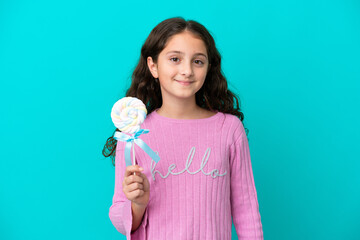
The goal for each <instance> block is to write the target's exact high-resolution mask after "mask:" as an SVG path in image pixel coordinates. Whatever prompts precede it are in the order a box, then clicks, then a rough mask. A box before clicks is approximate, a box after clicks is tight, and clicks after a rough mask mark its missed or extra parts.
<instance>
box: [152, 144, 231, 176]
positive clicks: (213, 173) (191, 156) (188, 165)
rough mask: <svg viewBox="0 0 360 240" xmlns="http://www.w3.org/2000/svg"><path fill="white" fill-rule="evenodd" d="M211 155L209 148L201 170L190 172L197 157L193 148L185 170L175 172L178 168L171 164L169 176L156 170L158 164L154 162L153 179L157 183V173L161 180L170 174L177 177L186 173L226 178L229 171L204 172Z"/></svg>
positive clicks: (202, 161)
mask: <svg viewBox="0 0 360 240" xmlns="http://www.w3.org/2000/svg"><path fill="white" fill-rule="evenodd" d="M210 153H211V148H207V149H206V151H205V154H204V156H203V158H202V160H201V164H200V168H199V169H198V170H197V171H195V172H191V171H190V170H189V168H190V166H191V163H192V161H193V158H194V155H195V147H192V148H191V149H190V152H189V155H188V157H187V159H186V163H185V168H184V169H183V170H181V171H180V172H173V170H174V169H175V168H176V164H171V165H170V166H169V168H168V172H167V174H166V175H163V174H161V173H160V172H159V171H158V170H155V167H156V164H157V163H156V162H154V161H151V175H152V177H153V180H154V181H155V174H156V173H158V174H159V175H160V177H161V178H167V177H168V176H169V175H170V174H171V175H175V176H176V175H179V174H182V173H184V172H185V171H186V172H188V173H189V174H197V173H199V172H200V171H201V172H202V173H203V174H204V175H206V176H208V175H211V177H212V178H216V177H222V176H225V175H226V174H227V171H225V172H224V173H221V174H220V173H219V172H220V171H219V170H218V169H214V170H212V171H210V172H205V171H204V167H205V166H206V164H207V162H208V161H209V157H210Z"/></svg>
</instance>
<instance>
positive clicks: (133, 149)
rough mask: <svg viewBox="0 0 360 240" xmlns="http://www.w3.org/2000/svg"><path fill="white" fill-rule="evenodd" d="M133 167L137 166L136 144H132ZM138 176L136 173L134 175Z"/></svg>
mask: <svg viewBox="0 0 360 240" xmlns="http://www.w3.org/2000/svg"><path fill="white" fill-rule="evenodd" d="M132 153H133V154H132V156H133V165H135V143H133V144H132ZM134 175H136V173H134Z"/></svg>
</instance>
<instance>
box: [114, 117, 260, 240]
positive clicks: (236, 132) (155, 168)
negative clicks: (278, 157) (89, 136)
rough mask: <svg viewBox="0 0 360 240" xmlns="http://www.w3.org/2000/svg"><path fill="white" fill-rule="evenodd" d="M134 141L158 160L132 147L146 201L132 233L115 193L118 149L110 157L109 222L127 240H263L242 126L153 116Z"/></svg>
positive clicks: (118, 189) (120, 169)
mask: <svg viewBox="0 0 360 240" xmlns="http://www.w3.org/2000/svg"><path fill="white" fill-rule="evenodd" d="M141 128H142V129H149V130H150V132H149V133H148V134H143V135H141V136H140V138H141V139H142V140H144V141H145V142H146V143H147V144H148V145H149V146H150V148H151V149H152V150H154V151H155V152H157V153H158V155H159V156H160V161H159V162H158V163H157V164H155V162H154V161H152V160H151V159H150V157H149V156H148V155H146V153H145V152H144V151H143V150H142V149H140V148H139V147H138V146H137V145H136V147H135V152H136V154H135V156H136V161H137V164H138V165H139V166H141V167H143V168H144V173H145V174H146V176H147V177H148V180H149V182H150V200H149V203H148V206H147V209H146V211H145V214H144V217H143V220H142V223H141V225H140V226H139V228H138V229H137V230H136V231H135V232H133V233H131V225H132V215H131V202H130V201H129V200H128V199H127V198H126V197H125V195H124V193H123V191H122V181H123V178H124V173H125V160H124V147H125V143H124V142H120V141H119V142H118V144H117V149H116V157H115V191H114V196H113V202H112V206H111V207H110V211H109V217H110V220H111V222H112V224H113V225H114V226H115V228H116V229H117V230H118V231H119V232H120V233H122V234H124V235H126V237H127V239H133V240H136V239H156V240H161V239H166V240H171V239H186V240H188V239H201V240H202V239H214V240H218V239H221V240H225V239H231V224H232V219H233V222H234V225H235V228H236V232H237V235H238V238H239V239H263V231H262V224H261V219H260V213H259V205H258V200H257V193H256V189H255V183H254V178H253V172H252V167H251V160H250V152H249V145H248V140H247V137H246V134H245V131H244V127H243V125H242V122H241V121H240V120H239V119H238V118H237V117H236V116H233V115H230V114H224V113H221V112H218V113H216V114H215V115H214V116H212V117H209V118H206V119H170V118H166V117H163V116H161V115H159V114H158V113H157V112H156V111H154V112H152V113H151V114H149V115H148V116H147V118H146V119H145V121H144V123H143V124H142V126H141Z"/></svg>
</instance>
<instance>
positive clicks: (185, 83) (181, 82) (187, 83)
mask: <svg viewBox="0 0 360 240" xmlns="http://www.w3.org/2000/svg"><path fill="white" fill-rule="evenodd" d="M175 81H176V82H178V83H180V84H181V85H183V86H189V85H190V84H191V83H193V81H180V80H175Z"/></svg>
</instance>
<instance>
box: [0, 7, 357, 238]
mask: <svg viewBox="0 0 360 240" xmlns="http://www.w3.org/2000/svg"><path fill="white" fill-rule="evenodd" d="M175 16H183V17H185V18H186V19H194V20H197V21H199V22H200V23H202V24H203V25H205V26H206V27H207V28H208V30H209V31H210V32H211V33H212V34H213V36H214V38H215V41H216V43H217V46H218V48H219V51H220V53H221V54H222V57H223V70H224V73H225V76H226V77H227V79H228V81H229V85H230V89H231V90H233V91H234V92H236V93H237V94H238V95H239V96H240V99H241V102H242V108H243V111H244V113H245V122H244V123H245V125H246V126H247V127H248V128H249V130H250V132H249V135H248V137H249V144H250V150H251V155H252V165H253V172H254V177H255V185H256V188H257V192H258V200H259V205H260V214H261V217H262V224H263V231H264V237H265V239H269V240H272V239H274V240H282V239H293V240H297V239H299V240H300V239H360V225H359V216H360V205H359V203H360V177H359V170H360V164H359V160H360V152H359V143H360V128H359V117H360V114H359V106H360V104H359V103H360V99H359V98H360V97H359V96H360V94H359V93H360V84H359V81H360V57H359V56H360V2H359V1H356V0H337V1H335V0H327V1H325V0H324V1H320V0H312V1H310V0H302V1H295V0H274V1H265V0H258V1H244V0H242V1H233V2H232V1H225V2H224V1H221V2H218V1H177V2H170V1H156V2H155V1H140V2H139V1H136V2H130V1H127V2H122V1H114V0H111V1H110V0H109V1H84V0H82V1H69V0H62V1H44V0H38V1H28V0H27V1H26V0H24V1H16V0H11V1H10V0H8V1H4V0H1V1H0V79H1V88H0V96H1V99H0V101H1V144H0V146H1V151H0V154H1V155H0V156H1V157H0V161H1V162H0V239H4V240H15V239H16V240H18V239H38V240H43V239H54V240H56V239H69V240H70V239H87V240H90V239H125V237H123V235H121V234H120V233H118V232H117V231H116V229H115V228H114V227H113V226H112V224H111V222H110V220H109V217H108V210H109V207H110V205H111V201H112V196H113V191H114V167H113V166H112V164H111V160H110V159H106V158H104V157H103V156H102V155H101V151H102V147H103V145H104V143H105V141H106V139H107V138H108V137H109V136H110V135H111V134H112V132H113V129H114V127H113V124H112V122H111V118H110V111H111V107H112V105H113V104H114V103H115V102H116V101H117V100H118V99H119V98H121V97H123V96H124V93H125V90H126V89H127V88H128V87H129V85H130V82H129V81H130V76H131V73H132V71H133V69H134V67H135V65H136V63H137V60H138V58H139V56H140V48H141V46H142V44H143V42H144V41H145V39H146V37H147V36H148V34H149V33H150V31H151V29H152V28H153V27H155V26H156V25H157V24H158V23H159V22H160V21H162V20H164V19H166V18H169V17H175ZM233 236H234V237H233V239H237V237H236V236H235V232H234V230H233Z"/></svg>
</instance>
